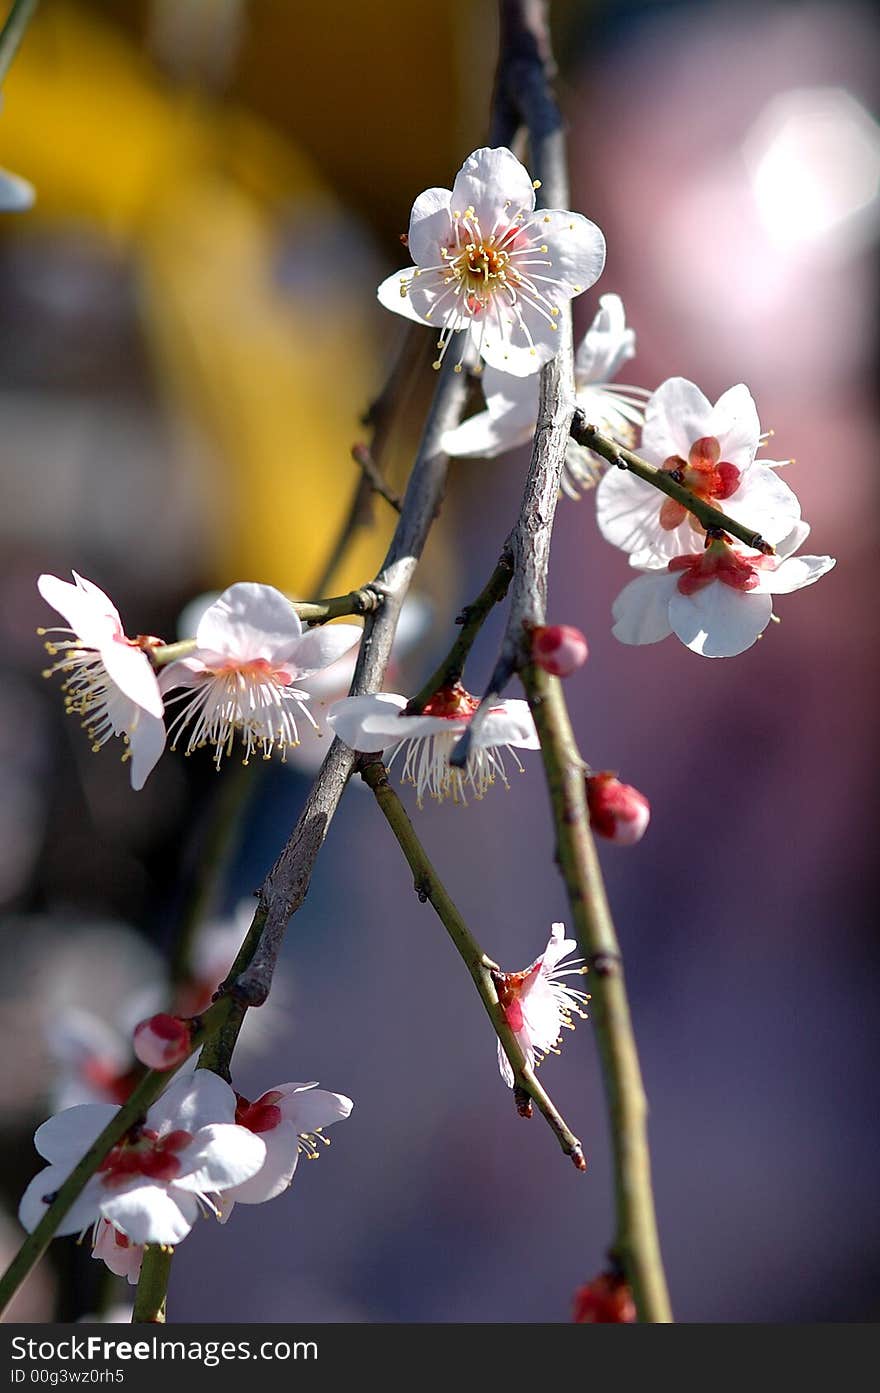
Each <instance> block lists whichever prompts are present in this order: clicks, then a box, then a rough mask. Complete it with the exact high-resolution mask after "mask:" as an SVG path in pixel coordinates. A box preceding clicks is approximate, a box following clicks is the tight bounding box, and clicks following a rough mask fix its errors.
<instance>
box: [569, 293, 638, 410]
mask: <svg viewBox="0 0 880 1393" xmlns="http://www.w3.org/2000/svg"><path fill="white" fill-rule="evenodd" d="M635 351H636V336H635V330H633V329H628V328H627V327H626V314H625V312H624V308H623V301H622V300H621V298H620V296H619V295H600V296H599V312H598V314H597V315H596V317H595V319H594V320H593V322H592V324H591V325H590V327H589V329H588V330H587V332H586V334H585V335H584V337H583V339H582V341H581V344H580V347H579V348H578V351H577V353H576V354H575V360H574V378H575V382H576V384H577V386H578V387H585V386H587V385H588V384H589V383H591V382H610V381H611V379H612V378H613V377H616V376H617V373H618V372H619V370H620V368H621V367H622V366H623V364H624V363H625V362H627V361H628V360H629V359H630V358H632V357H634V355H635Z"/></svg>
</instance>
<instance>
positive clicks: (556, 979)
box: [495, 924, 589, 1088]
mask: <svg viewBox="0 0 880 1393" xmlns="http://www.w3.org/2000/svg"><path fill="white" fill-rule="evenodd" d="M576 947H577V944H576V943H575V941H574V939H573V938H566V937H565V925H564V924H553V925H552V926H551V931H550V939H549V941H548V943H547V947H546V948H545V949H544V952H543V953H542V954H541V956H540V958H536V959H535V961H534V962H533V963H532V965H531V967H527V968H526V969H525V971H524V972H502V973H497V974H495V981H496V986H497V989H498V1000H499V1001H500V1003H501V1007H502V1010H503V1011H504V1016H505V1019H506V1021H507V1024H508V1025H509V1026H510V1028H511V1030H512V1031H513V1033H514V1035H515V1036H516V1038H517V1041H518V1043H519V1045H520V1048H521V1049H522V1052H523V1054H524V1055H525V1060H526V1064H528V1065H529V1067H530V1068H533V1069H534V1068H535V1067H536V1066H537V1065H538V1064H540V1062H541V1060H542V1059H543V1058H544V1057H545V1056H546V1055H548V1054H549V1053H550V1052H551V1051H553V1052H554V1053H558V1049H557V1047H558V1045H559V1042H560V1039H561V1036H562V1030H563V1028H565V1029H566V1030H574V1021H573V1020H572V1015H573V1014H574V1015H576V1016H580V1017H581V1019H582V1020H586V1016H585V1014H584V1011H583V1009H582V1008H583V1005H585V1004H586V1002H587V1001H589V997H588V996H587V994H586V992H582V991H579V990H578V989H577V988H575V987H569V986H566V985H565V984H564V983H563V981H562V980H561V979H562V978H563V977H578V976H581V975H582V974H583V973H584V972H585V971H586V968H584V967H582V966H579V964H580V962H581V959H580V958H570V959H569V961H568V962H567V963H565V959H566V958H569V954H570V953H573V952H574V950H575V948H576ZM563 964H565V965H563ZM498 1067H499V1069H500V1070H501V1077H502V1078H503V1079H504V1082H505V1083H506V1084H507V1086H508V1088H513V1084H514V1078H513V1070H512V1069H511V1067H510V1061H509V1059H508V1058H507V1055H506V1054H505V1053H504V1050H503V1049H502V1046H501V1041H500V1040H499V1042H498Z"/></svg>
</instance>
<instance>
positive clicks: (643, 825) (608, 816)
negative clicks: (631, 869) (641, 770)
mask: <svg viewBox="0 0 880 1393" xmlns="http://www.w3.org/2000/svg"><path fill="white" fill-rule="evenodd" d="M587 802H588V804H589V807H590V826H591V827H592V829H593V831H594V832H597V833H598V834H599V836H600V837H607V838H608V839H609V841H612V842H619V844H620V845H621V846H635V844H636V842H640V841H641V839H642V837H643V836H644V835H645V831H646V829H647V826H648V823H649V822H650V820H651V805H650V803H649V802H648V800H647V798H646V797H645V795H644V794H643V793H639V790H638V789H637V788H633V787H632V785H631V784H622V783H621V782H620V780H619V779H617V778H615V776H614V775H613V774H609V773H601V774H588V775H587Z"/></svg>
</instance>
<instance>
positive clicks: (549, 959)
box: [541, 924, 577, 973]
mask: <svg viewBox="0 0 880 1393" xmlns="http://www.w3.org/2000/svg"><path fill="white" fill-rule="evenodd" d="M575 948H577V941H576V940H575V939H573V938H566V937H565V925H564V924H551V925H550V938H549V940H548V943H547V947H546V948H545V949H544V956H543V957H542V959H541V971H542V972H543V973H547V972H552V971H553V969H554V967H556V965H557V964H558V963H559V962H561V961H562V959H563V958H567V957H568V955H569V953H573V952H574V950H575Z"/></svg>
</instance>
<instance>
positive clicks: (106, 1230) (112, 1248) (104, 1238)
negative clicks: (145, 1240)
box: [92, 1219, 144, 1319]
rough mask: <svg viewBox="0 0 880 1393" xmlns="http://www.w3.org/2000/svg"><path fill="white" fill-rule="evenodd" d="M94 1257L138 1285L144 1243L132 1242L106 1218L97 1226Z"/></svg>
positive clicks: (118, 1274) (113, 1271) (117, 1275)
mask: <svg viewBox="0 0 880 1393" xmlns="http://www.w3.org/2000/svg"><path fill="white" fill-rule="evenodd" d="M92 1257H93V1258H99V1259H100V1260H101V1262H103V1263H105V1264H106V1266H107V1267H108V1268H109V1269H110V1271H111V1272H112V1273H113V1274H114V1276H116V1277H125V1278H126V1279H127V1280H128V1282H129V1284H130V1285H131V1286H133V1287H134V1286H137V1281H138V1277H139V1276H140V1275H141V1263H142V1262H143V1260H144V1248H143V1244H142V1243H132V1241H131V1239H130V1238H126V1236H125V1234H124V1233H123V1232H122V1231H121V1229H117V1228H115V1227H114V1225H113V1224H110V1223H108V1222H107V1220H106V1219H100V1220H99V1221H98V1223H97V1225H96V1227H95V1237H94V1242H93V1243H92ZM129 1319H131V1317H130V1316H129Z"/></svg>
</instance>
